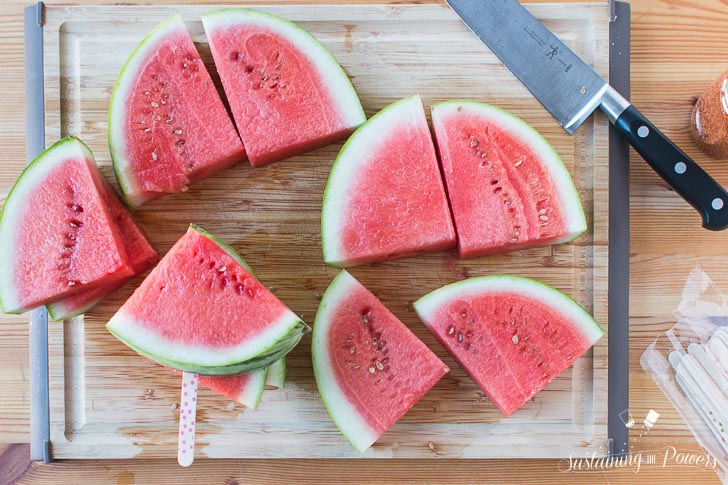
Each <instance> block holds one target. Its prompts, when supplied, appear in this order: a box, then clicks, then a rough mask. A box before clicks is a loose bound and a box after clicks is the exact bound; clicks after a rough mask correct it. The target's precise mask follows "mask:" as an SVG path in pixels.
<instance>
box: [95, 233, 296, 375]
mask: <svg viewBox="0 0 728 485" xmlns="http://www.w3.org/2000/svg"><path fill="white" fill-rule="evenodd" d="M106 328H107V329H108V330H109V331H110V332H111V333H112V334H114V336H116V337H117V338H118V339H119V340H121V341H122V342H124V343H125V344H127V345H128V346H129V347H131V348H132V349H134V350H136V351H137V352H139V353H141V354H143V355H145V356H147V357H149V358H151V359H153V360H156V361H157V362H159V363H161V364H163V365H166V366H168V367H171V368H173V369H177V370H181V371H187V372H195V373H198V374H201V375H235V374H245V373H249V372H253V371H255V370H258V369H262V368H265V367H268V366H269V365H271V364H272V363H273V362H275V361H276V360H278V359H280V358H281V357H283V356H284V355H286V354H287V353H288V352H290V351H291V350H292V349H293V347H295V346H296V344H297V343H298V341H299V340H300V339H301V336H302V335H303V334H304V333H305V332H306V331H307V330H308V327H307V326H306V324H305V323H303V322H302V321H301V320H300V319H299V318H298V317H297V316H296V315H295V314H294V313H293V312H292V311H291V310H289V309H288V308H287V307H286V306H285V305H283V303H281V302H280V300H278V299H277V298H276V297H275V296H274V295H273V293H271V292H270V291H269V290H268V289H267V288H266V287H265V286H263V285H262V284H261V283H260V282H259V281H258V280H257V279H256V278H255V276H254V275H253V273H252V271H251V270H250V268H249V267H248V265H247V264H246V263H245V261H243V259H242V258H241V257H240V255H238V254H237V253H236V252H235V250H233V249H232V248H231V247H230V246H228V245H227V244H225V243H224V242H222V241H221V240H220V239H218V238H217V237H215V236H213V235H211V234H210V233H208V232H206V231H204V230H202V229H200V228H199V227H197V226H195V225H191V226H190V228H189V230H188V231H187V233H186V234H185V235H184V236H183V237H182V238H180V240H179V241H177V243H175V245H174V246H173V247H172V249H170V250H169V252H168V253H167V254H166V255H165V256H164V258H162V260H161V261H160V262H159V264H158V265H157V266H156V267H155V268H154V269H153V270H152V272H151V273H150V274H149V276H147V278H146V279H145V280H144V281H143V282H142V284H141V285H140V286H139V288H137V290H136V291H135V292H134V294H133V295H132V296H131V297H130V298H129V299H128V300H127V301H126V303H124V305H123V306H122V307H121V308H120V309H119V311H118V312H117V313H116V314H115V315H114V316H113V317H112V319H111V320H110V321H109V323H108V324H107V325H106Z"/></svg>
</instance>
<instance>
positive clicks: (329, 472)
mask: <svg viewBox="0 0 728 485" xmlns="http://www.w3.org/2000/svg"><path fill="white" fill-rule="evenodd" d="M534 1H540V0H534ZM29 3H30V2H20V1H13V0H9V1H6V2H3V3H2V4H0V14H2V17H1V18H2V19H3V22H2V24H0V36H2V39H3V43H1V44H0V49H2V54H3V55H2V56H0V67H1V68H2V69H0V85H2V86H3V92H4V94H6V99H5V100H4V102H3V103H0V123H1V124H2V125H1V126H2V128H3V137H2V139H0V147H1V148H2V150H0V171H2V175H1V177H2V178H0V187H2V186H3V184H9V183H10V182H12V180H14V178H15V177H16V176H17V174H18V173H19V172H20V169H21V167H22V166H23V165H24V163H25V160H24V153H25V148H24V142H25V138H24V129H25V128H24V112H23V109H24V108H23V99H24V93H23V65H22V10H21V8H22V7H23V6H24V5H27V4H29ZM49 3H59V2H55V1H50V2H49ZM94 3H95V4H115V3H117V2H116V0H98V1H96V2H94ZM155 3H156V4H164V3H167V4H172V3H178V1H175V0H159V1H155ZM196 3H200V4H204V3H205V2H202V1H198V2H196ZM207 3H208V4H210V3H217V2H207ZM288 3H290V2H288ZM301 3H310V2H301ZM313 3H315V2H313ZM631 4H632V12H633V26H632V38H633V44H632V45H633V47H632V99H633V101H634V102H635V104H636V105H637V106H638V107H639V108H640V109H641V110H642V111H643V112H644V113H645V114H646V115H648V116H649V117H650V118H651V119H652V121H653V122H655V123H656V124H657V126H659V127H661V128H663V129H664V131H666V133H667V134H668V135H669V136H671V137H672V138H673V139H675V140H677V141H678V144H679V145H680V146H681V147H682V148H683V149H684V150H685V151H687V152H688V154H689V155H691V156H692V157H694V158H696V159H697V160H698V161H699V162H700V163H701V164H702V165H703V166H704V167H705V168H706V169H707V170H708V171H709V172H710V173H711V174H713V175H714V176H715V177H716V178H717V179H718V180H719V181H721V182H723V183H724V184H726V183H728V165H726V163H725V162H724V161H713V160H708V159H706V158H705V157H703V156H701V155H700V153H699V152H698V150H697V148H696V147H695V146H694V145H693V143H692V141H691V140H690V138H689V135H688V133H689V131H688V127H689V116H690V109H691V104H690V103H691V100H692V99H693V98H694V97H695V96H697V95H699V94H700V91H701V90H702V89H703V88H704V87H705V86H707V85H708V84H709V83H710V81H711V80H712V79H713V77H714V76H717V75H718V74H719V73H720V72H722V71H723V70H724V69H725V68H726V58H725V51H724V45H725V42H724V39H725V38H726V35H728V24H727V23H726V22H725V15H726V12H728V9H726V4H725V1H720V0H690V1H683V0H632V2H631ZM631 190H632V213H631V216H632V225H631V233H632V239H631V252H632V258H631V271H632V273H631V281H630V294H631V301H632V304H631V336H630V352H631V356H630V369H631V393H630V409H631V412H632V413H633V414H634V415H638V416H639V415H642V416H643V415H645V414H646V412H647V411H648V410H649V409H651V408H654V409H656V410H657V411H658V412H660V413H661V418H660V421H659V423H658V425H657V426H655V428H653V430H651V431H650V436H649V437H644V436H643V437H640V436H638V433H633V438H634V441H633V446H634V449H635V450H648V449H657V450H659V449H661V448H663V447H665V446H675V447H678V448H680V449H684V450H698V447H697V444H696V443H695V441H694V440H693V439H692V437H691V436H690V433H689V431H688V430H687V428H686V427H685V425H684V424H683V423H682V422H681V420H680V419H679V417H678V416H677V413H676V412H675V411H674V409H672V407H671V406H670V404H669V403H668V402H667V401H666V399H665V398H664V396H663V395H662V393H661V392H660V391H659V389H657V387H656V386H655V385H654V384H653V382H652V380H651V379H650V378H649V376H647V375H646V374H645V373H644V372H643V371H642V369H641V368H640V365H639V356H640V355H641V353H642V352H643V351H644V349H645V347H646V346H647V345H648V344H649V343H651V342H652V341H653V340H654V339H655V337H656V336H657V334H658V333H659V332H661V331H664V330H665V329H667V328H669V326H671V324H672V321H673V320H674V317H673V315H672V312H673V310H674V308H675V307H676V305H677V302H678V301H679V294H680V290H681V288H682V285H683V282H684V280H685V278H686V276H687V274H688V272H689V270H690V269H692V267H693V266H694V265H696V264H699V265H701V266H702V267H703V269H705V270H706V271H707V272H708V273H709V274H710V275H711V277H712V278H713V279H714V280H715V281H716V283H717V284H718V285H719V286H721V287H722V288H724V289H728V267H726V264H725V263H726V257H725V253H724V251H725V249H724V248H725V247H726V246H725V243H726V237H728V236H726V234H725V233H709V232H707V231H704V230H702V229H700V228H699V220H698V216H697V214H696V213H694V211H693V210H692V209H691V208H689V207H687V206H686V205H685V204H684V203H683V202H682V201H681V200H680V199H679V197H678V196H677V195H675V194H674V193H673V192H672V191H670V190H668V189H667V188H666V186H665V185H664V183H663V182H662V181H661V180H660V179H659V177H658V176H657V175H655V174H654V173H653V172H652V171H651V170H650V169H649V168H647V166H646V165H645V164H644V163H643V162H642V161H641V160H640V159H639V158H638V157H637V156H634V157H633V160H632V184H631ZM0 324H2V336H3V338H2V339H0V369H2V370H1V371H0V385H2V386H3V389H4V392H3V393H0V409H2V411H1V412H0V442H26V441H27V439H28V431H27V430H28V406H29V403H28V401H27V399H26V398H25V396H26V394H27V391H28V389H27V387H28V381H27V328H26V327H27V324H26V323H25V319H24V318H23V317H0ZM4 466H5V463H4V462H3V461H2V460H0V468H2V467H4ZM0 476H3V477H5V476H6V475H2V474H0ZM292 477H295V479H296V480H297V481H301V482H307V483H308V482H314V481H315V482H318V483H329V482H331V483H334V482H336V483H340V482H342V481H347V482H349V481H351V482H377V483H383V482H385V481H389V482H390V483H402V482H405V481H412V482H424V483H433V482H437V483H474V482H479V483H493V482H496V481H497V482H498V483H524V482H525V483H533V482H535V481H538V482H543V483H562V482H565V481H568V482H570V483H645V484H654V483H676V484H677V483H691V484H697V483H719V481H718V480H717V478H716V477H715V474H713V473H712V472H704V471H700V470H697V469H694V468H690V467H676V466H668V467H666V468H664V469H663V468H661V467H656V466H644V467H643V468H642V469H641V470H640V472H639V473H636V474H635V473H633V472H632V471H631V470H625V471H616V470H611V471H607V472H583V471H582V472H575V473H566V474H564V473H560V472H559V471H558V461H555V460H518V461H514V460H486V461H482V460H479V461H474V460H418V461H411V460H397V459H394V460H386V461H379V460H373V461H366V462H361V461H351V460H345V461H336V460H334V461H329V460H324V461H321V460H304V461H301V460H275V461H264V460H223V461H219V460H215V461H209V460H199V461H198V462H196V464H195V466H194V467H193V468H192V469H190V470H181V469H179V468H178V467H177V465H176V464H175V463H174V460H132V461H125V462H122V461H108V460H106V461H104V460H89V461H71V462H61V463H56V464H52V465H42V464H33V466H32V467H30V469H29V470H28V472H27V473H26V474H25V477H24V479H23V480H21V482H20V483H34V484H45V483H109V482H111V483H114V481H115V482H116V483H119V484H131V483H192V482H194V483H215V484H228V485H232V484H233V483H253V482H256V483H272V482H278V483H280V482H281V481H284V480H286V479H290V478H292Z"/></svg>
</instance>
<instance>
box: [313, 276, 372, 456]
mask: <svg viewBox="0 0 728 485" xmlns="http://www.w3.org/2000/svg"><path fill="white" fill-rule="evenodd" d="M354 284H356V280H355V279H354V277H353V276H351V275H350V274H349V273H348V272H347V271H346V270H342V271H341V272H339V274H338V275H337V276H336V277H335V278H334V279H333V280H332V281H331V284H330V285H329V287H328V288H327V289H326V292H325V293H324V295H323V297H322V298H321V303H320V304H319V307H318V311H317V312H316V319H315V321H314V325H313V333H312V338H311V360H312V362H313V374H314V377H315V379H316V387H317V388H318V390H319V394H320V395H321V400H322V401H323V403H324V406H326V409H327V410H328V412H329V415H330V416H331V419H332V420H333V421H334V424H336V427H337V428H339V431H341V434H343V435H344V437H345V438H346V439H347V440H348V441H349V443H350V444H351V446H352V447H354V449H355V450H357V451H358V452H359V453H364V452H365V451H366V450H367V449H368V448H369V447H370V446H371V445H372V444H373V443H374V442H375V441H376V440H377V438H378V437H379V436H378V434H377V433H376V432H375V431H373V430H372V429H371V428H370V427H369V426H368V425H367V424H366V422H365V421H364V420H363V419H362V417H361V416H360V415H359V413H358V412H357V410H356V408H355V407H354V406H353V405H352V404H351V403H350V402H349V400H348V399H347V398H346V396H345V394H344V393H343V392H342V391H341V388H340V387H339V386H338V384H337V383H336V380H335V378H334V373H333V371H332V369H331V367H332V366H331V362H330V360H329V352H328V348H329V344H328V331H329V328H330V327H331V323H332V322H331V319H330V317H331V314H332V312H333V311H334V309H335V308H337V306H338V304H339V302H340V301H341V300H342V299H344V298H346V296H347V295H348V294H349V290H350V288H351V287H352V285H354Z"/></svg>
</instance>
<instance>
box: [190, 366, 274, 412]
mask: <svg viewBox="0 0 728 485" xmlns="http://www.w3.org/2000/svg"><path fill="white" fill-rule="evenodd" d="M267 375H268V368H265V369H260V370H257V371H255V372H251V373H249V374H241V375H237V376H220V377H210V376H200V385H202V386H205V387H207V388H208V389H210V390H211V391H214V392H216V393H218V394H222V395H223V396H225V397H228V398H230V399H232V400H233V401H235V402H238V403H240V404H242V405H243V406H245V407H247V408H250V409H256V408H257V407H258V404H260V398H261V397H262V396H263V391H264V390H265V384H266V379H267Z"/></svg>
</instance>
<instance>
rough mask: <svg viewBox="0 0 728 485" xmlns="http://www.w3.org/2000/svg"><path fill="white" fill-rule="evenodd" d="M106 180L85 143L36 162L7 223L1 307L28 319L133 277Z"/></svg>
mask: <svg viewBox="0 0 728 485" xmlns="http://www.w3.org/2000/svg"><path fill="white" fill-rule="evenodd" d="M103 190H104V186H103V176H102V175H101V173H100V172H99V170H98V168H97V167H96V162H94V158H93V154H92V153H91V151H90V150H89V149H88V147H87V146H86V145H84V144H83V143H82V142H81V140H79V139H78V138H73V137H70V138H64V139H62V140H60V141H58V142H56V143H55V144H54V145H53V146H51V147H50V148H48V149H47V150H46V151H44V152H43V153H41V154H40V155H39V156H38V157H37V158H36V159H35V160H33V161H32V162H31V163H30V165H28V167H26V169H25V170H24V171H23V173H22V174H21V175H20V178H18V180H17V181H16V182H15V185H14V186H13V188H12V190H11V191H10V194H8V197H7V199H6V201H5V205H4V206H3V211H2V214H1V215H0V268H2V271H0V299H1V300H2V308H3V311H4V312H6V313H22V312H24V311H27V310H30V309H31V308H35V307H37V306H40V305H44V304H46V303H49V302H51V301H55V300H59V299H61V298H65V297H66V296H69V295H71V294H73V293H78V292H79V291H82V290H85V289H89V288H93V287H95V286H102V285H108V284H111V283H113V282H115V281H119V280H120V279H123V278H126V277H127V276H129V275H131V274H132V268H131V266H130V264H129V260H128V258H127V254H126V251H125V250H124V242H123V240H122V237H121V234H120V233H119V228H118V227H117V225H116V224H115V223H114V221H113V219H112V217H111V214H110V213H109V209H108V208H107V206H106V203H105V202H104V200H103V197H102V194H103Z"/></svg>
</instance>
